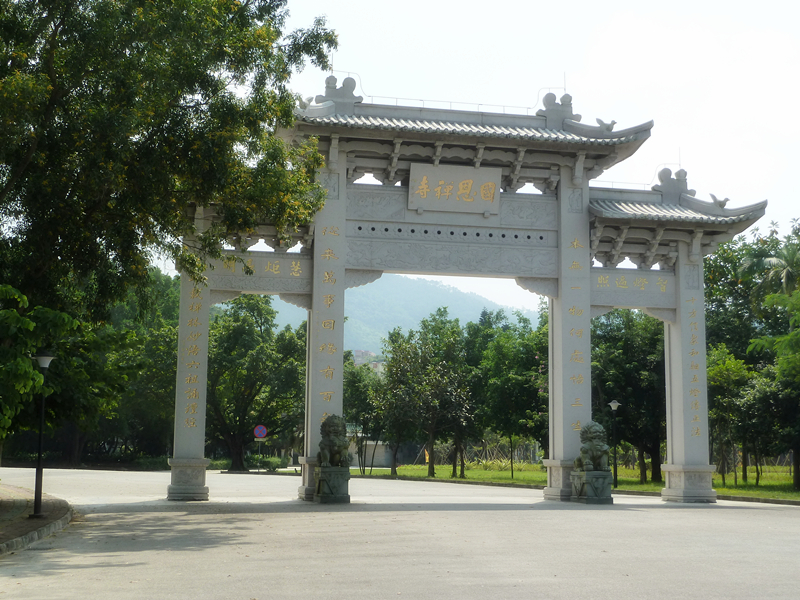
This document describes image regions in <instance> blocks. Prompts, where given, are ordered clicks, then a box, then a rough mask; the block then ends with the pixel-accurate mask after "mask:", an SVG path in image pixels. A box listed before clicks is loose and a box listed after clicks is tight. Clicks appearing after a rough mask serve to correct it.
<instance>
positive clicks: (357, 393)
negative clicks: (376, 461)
mask: <svg viewBox="0 0 800 600" xmlns="http://www.w3.org/2000/svg"><path fill="white" fill-rule="evenodd" d="M379 385H380V381H379V378H378V375H377V374H376V373H375V371H373V370H372V368H371V367H370V366H369V365H366V364H365V365H359V366H356V364H355V362H354V361H353V356H352V353H349V351H348V353H347V355H346V356H345V362H344V397H343V404H344V417H345V419H346V420H347V422H348V423H352V424H353V425H355V427H356V430H355V432H354V436H355V441H356V452H357V453H358V459H359V469H360V470H361V472H362V473H364V472H366V466H367V462H368V461H369V457H367V456H366V442H367V440H369V439H372V440H373V441H374V442H375V444H377V443H378V439H379V438H380V433H381V422H380V419H379V416H378V413H377V410H376V407H375V405H374V404H373V398H374V396H375V392H376V390H377V389H378V387H379Z"/></svg>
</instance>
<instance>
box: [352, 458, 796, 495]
mask: <svg viewBox="0 0 800 600" xmlns="http://www.w3.org/2000/svg"><path fill="white" fill-rule="evenodd" d="M353 472H354V474H355V473H357V470H354V471H353ZM451 472H452V468H451V467H449V466H446V465H437V467H436V477H435V479H437V480H440V481H451V477H450V474H451ZM397 474H398V476H400V477H403V478H411V479H427V477H428V467H427V465H403V466H400V467H398V468H397ZM748 474H749V481H748V483H747V484H743V483H742V481H741V473H740V477H739V485H738V486H734V485H733V475H732V474H729V475H727V476H726V484H727V485H726V486H724V487H723V485H722V477H721V476H720V475H718V474H716V473H715V474H714V489H715V490H716V491H717V494H718V495H720V496H741V497H747V498H773V499H781V500H797V501H800V492H797V491H794V490H793V489H792V477H791V475H790V474H789V469H788V467H786V468H781V467H771V468H769V471H767V470H766V469H765V472H764V473H763V474H762V476H761V481H760V485H759V486H758V487H756V485H755V479H756V477H755V471H751V472H749V473H748ZM367 476H370V474H369V470H367ZM371 476H372V477H389V469H373V471H372V475H371ZM466 480H467V481H472V482H476V483H478V482H480V483H497V484H504V485H524V486H540V487H544V486H545V485H547V472H546V471H545V470H543V468H542V467H539V466H533V465H521V470H520V469H517V468H515V469H514V479H511V471H490V470H483V469H467V471H466ZM617 480H618V484H619V486H618V489H619V490H621V491H622V490H629V491H635V492H660V491H661V489H662V488H663V487H664V485H663V484H661V483H651V482H649V481H648V482H647V483H646V484H640V483H639V472H638V470H634V469H626V468H620V469H619V470H618V472H617Z"/></svg>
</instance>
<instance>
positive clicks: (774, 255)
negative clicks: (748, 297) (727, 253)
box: [741, 219, 800, 300]
mask: <svg viewBox="0 0 800 600" xmlns="http://www.w3.org/2000/svg"><path fill="white" fill-rule="evenodd" d="M741 273H742V276H743V277H744V278H746V279H750V280H754V281H755V282H756V287H755V291H756V294H755V295H754V299H759V300H760V299H763V298H764V297H765V296H766V295H767V294H771V293H781V294H785V295H787V296H789V295H791V294H792V293H793V292H794V291H795V290H796V289H797V287H798V281H800V220H798V219H795V220H794V221H792V228H791V232H790V233H789V234H788V235H787V236H786V237H785V238H784V239H783V240H780V241H779V239H778V237H777V231H776V230H775V229H773V230H772V231H771V232H770V235H769V236H768V237H766V238H763V237H761V238H757V239H756V243H755V244H754V246H753V248H751V249H750V251H749V252H748V254H747V256H746V257H745V258H744V260H743V261H742V266H741Z"/></svg>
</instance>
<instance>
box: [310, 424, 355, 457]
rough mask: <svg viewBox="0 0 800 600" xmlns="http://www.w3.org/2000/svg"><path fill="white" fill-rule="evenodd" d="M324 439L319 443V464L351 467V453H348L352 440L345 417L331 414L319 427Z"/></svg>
mask: <svg viewBox="0 0 800 600" xmlns="http://www.w3.org/2000/svg"><path fill="white" fill-rule="evenodd" d="M319 430H320V433H321V434H322V441H321V442H320V443H319V454H318V455H317V458H318V459H319V465H320V466H321V467H349V466H350V455H349V454H348V453H347V450H348V448H349V447H350V442H348V440H347V424H346V423H345V420H344V418H343V417H340V416H338V415H330V416H329V417H328V418H327V419H325V420H324V421H323V422H322V425H321V426H320V428H319Z"/></svg>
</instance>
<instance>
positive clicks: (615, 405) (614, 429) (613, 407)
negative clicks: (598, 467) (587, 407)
mask: <svg viewBox="0 0 800 600" xmlns="http://www.w3.org/2000/svg"><path fill="white" fill-rule="evenodd" d="M608 405H609V406H610V407H611V412H612V413H614V420H613V421H612V424H611V437H612V438H614V489H617V409H618V408H619V407H620V406H621V404H620V403H619V402H617V401H616V400H614V401H613V402H609V403H608Z"/></svg>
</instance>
